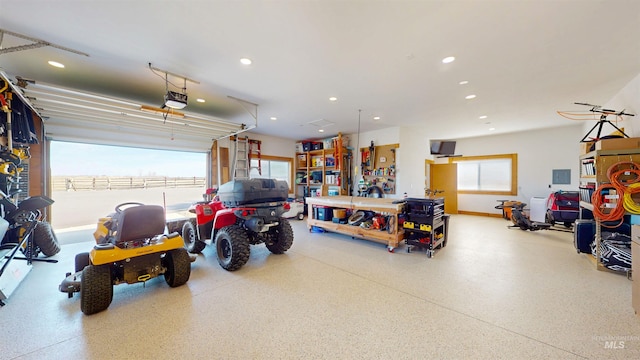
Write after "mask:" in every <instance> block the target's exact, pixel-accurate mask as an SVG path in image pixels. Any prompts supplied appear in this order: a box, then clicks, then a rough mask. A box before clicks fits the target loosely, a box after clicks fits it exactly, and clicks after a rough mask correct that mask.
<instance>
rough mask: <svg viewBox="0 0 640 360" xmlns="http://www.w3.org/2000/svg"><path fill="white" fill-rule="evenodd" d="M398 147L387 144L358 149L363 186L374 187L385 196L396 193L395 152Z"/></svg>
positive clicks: (397, 145) (398, 145)
mask: <svg viewBox="0 0 640 360" xmlns="http://www.w3.org/2000/svg"><path fill="white" fill-rule="evenodd" d="M399 147H400V144H389V145H376V146H373V148H372V147H362V148H360V157H361V169H362V178H363V181H364V183H365V184H367V185H376V186H378V187H380V189H382V191H383V192H384V193H385V194H395V193H396V170H397V169H396V151H397V149H398V148H399ZM372 149H373V151H372ZM372 152H373V153H372Z"/></svg>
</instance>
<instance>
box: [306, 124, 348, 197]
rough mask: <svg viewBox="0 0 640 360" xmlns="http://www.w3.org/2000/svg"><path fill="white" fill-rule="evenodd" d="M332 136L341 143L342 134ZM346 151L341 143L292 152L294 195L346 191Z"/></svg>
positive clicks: (328, 193)
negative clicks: (339, 145)
mask: <svg viewBox="0 0 640 360" xmlns="http://www.w3.org/2000/svg"><path fill="white" fill-rule="evenodd" d="M336 140H337V141H335V143H337V144H340V143H342V134H338V136H337V138H336ZM350 154H351V152H350V151H349V150H348V149H347V148H346V147H344V146H343V147H342V148H341V149H338V148H335V147H334V148H324V146H323V148H322V149H317V150H313V149H309V150H307V151H302V152H300V151H298V152H296V164H295V175H296V176H295V188H294V194H295V197H296V198H303V197H313V196H318V195H320V196H335V195H347V194H348V193H349V189H350V184H349V183H348V181H347V180H348V178H349V176H348V170H349V169H348V167H347V166H346V161H347V159H348V158H349V157H350Z"/></svg>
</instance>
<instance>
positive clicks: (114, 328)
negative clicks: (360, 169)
mask: <svg viewBox="0 0 640 360" xmlns="http://www.w3.org/2000/svg"><path fill="white" fill-rule="evenodd" d="M507 224H508V223H507V222H506V221H505V220H502V219H497V218H486V217H475V216H465V215H455V216H452V217H451V220H450V228H451V231H450V233H449V242H448V246H447V247H446V248H444V249H443V250H441V251H439V252H438V253H436V255H435V257H433V258H431V259H428V258H427V257H426V255H425V254H424V252H412V253H407V252H406V251H405V249H406V248H405V247H401V248H399V249H397V250H396V253H389V252H387V251H386V248H385V246H384V245H383V244H379V243H374V242H369V241H366V240H360V239H352V238H351V237H349V236H345V235H339V234H332V233H309V232H308V230H307V227H306V222H304V221H303V222H300V221H296V220H292V225H293V227H294V233H295V241H294V245H293V247H292V248H291V250H290V251H289V252H287V253H286V254H285V255H271V254H270V253H269V252H268V251H267V250H266V248H265V247H264V245H258V246H252V249H251V250H252V254H251V259H250V260H249V262H248V263H247V265H245V266H244V267H243V268H242V269H240V270H238V271H236V272H227V271H225V270H223V269H222V268H220V267H219V266H218V264H217V262H216V260H215V253H214V248H213V247H211V246H207V248H206V249H205V250H204V252H203V254H202V255H200V256H199V257H198V259H197V260H196V262H194V263H193V264H192V274H191V279H190V280H189V282H188V283H187V284H186V285H185V286H182V287H179V288H175V289H174V288H169V287H168V286H167V285H166V284H165V282H164V280H163V279H162V278H157V279H153V280H151V281H149V282H148V283H147V284H146V287H143V286H142V284H135V285H126V284H123V285H118V286H115V287H114V297H113V302H112V304H111V306H110V307H109V308H108V309H107V310H106V311H104V312H101V313H98V314H96V315H92V316H85V315H83V314H82V312H81V311H80V301H79V297H78V295H76V296H75V297H74V298H72V299H68V298H67V296H66V294H63V293H60V292H58V290H57V287H58V284H59V283H60V281H61V280H62V279H63V277H64V274H65V272H67V271H72V270H73V261H74V260H73V259H74V256H75V254H76V253H78V252H82V251H87V250H88V249H89V248H90V247H91V243H90V242H79V243H78V242H75V241H74V240H73V239H72V238H74V237H76V238H77V237H78V236H86V238H87V240H90V239H91V238H90V236H91V230H81V231H79V232H75V233H73V232H63V231H61V232H59V233H58V237H59V238H60V240H61V241H62V242H65V243H66V242H67V241H66V240H69V242H68V245H64V246H63V250H62V252H60V253H59V254H58V255H56V257H55V258H57V259H58V260H60V261H59V263H57V264H47V263H35V264H34V267H33V270H32V271H31V273H30V274H29V275H28V276H27V278H26V279H25V280H24V281H23V282H22V283H21V284H20V286H19V288H18V289H17V290H16V291H15V292H14V293H13V294H12V296H11V297H10V298H9V299H8V300H7V301H6V302H7V305H6V306H4V307H3V308H0V329H1V330H2V335H1V336H0V344H1V346H0V359H45V358H46V359H184V358H196V359H336V358H338V359H359V358H361V359H423V358H444V359H497V358H505V359H527V358H531V359H539V358H551V359H581V358H589V359H603V358H608V359H616V358H618V359H637V358H640V317H636V316H634V313H633V309H632V308H631V281H629V280H627V278H626V277H625V276H621V275H616V274H611V273H607V272H600V271H597V270H595V267H594V265H593V264H592V263H591V262H590V261H589V260H588V259H587V258H586V257H585V255H578V254H576V252H575V250H574V248H573V244H572V234H571V233H564V232H558V231H540V232H524V231H521V230H514V229H507V228H506V226H507ZM611 341H615V343H612V342H611Z"/></svg>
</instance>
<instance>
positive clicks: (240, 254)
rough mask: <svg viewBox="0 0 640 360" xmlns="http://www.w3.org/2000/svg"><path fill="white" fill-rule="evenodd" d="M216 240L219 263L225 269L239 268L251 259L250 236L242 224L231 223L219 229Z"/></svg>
mask: <svg viewBox="0 0 640 360" xmlns="http://www.w3.org/2000/svg"><path fill="white" fill-rule="evenodd" d="M215 242H216V254H217V256H218V263H219V264H220V266H222V268H223V269H225V270H227V271H234V270H238V269H239V268H241V267H242V265H244V264H246V263H247V261H249V253H250V251H251V250H250V245H249V236H248V235H247V232H246V230H244V229H243V228H241V227H240V226H238V225H229V226H225V227H223V228H222V229H220V230H218V234H217V235H216V239H215Z"/></svg>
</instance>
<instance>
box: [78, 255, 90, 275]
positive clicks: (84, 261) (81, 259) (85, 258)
mask: <svg viewBox="0 0 640 360" xmlns="http://www.w3.org/2000/svg"><path fill="white" fill-rule="evenodd" d="M75 262H76V272H78V271H82V270H84V268H85V267H87V265H89V264H90V261H89V253H88V252H83V253H80V254H78V255H76V261H75Z"/></svg>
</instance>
